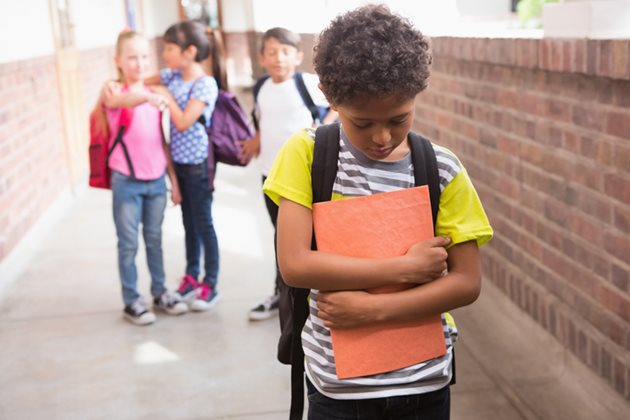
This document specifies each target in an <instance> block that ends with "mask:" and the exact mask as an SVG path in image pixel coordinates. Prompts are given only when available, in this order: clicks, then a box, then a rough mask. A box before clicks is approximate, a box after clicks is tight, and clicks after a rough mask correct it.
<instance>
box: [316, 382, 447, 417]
mask: <svg viewBox="0 0 630 420" xmlns="http://www.w3.org/2000/svg"><path fill="white" fill-rule="evenodd" d="M306 387H307V390H308V420H448V419H449V418H450V411H451V390H450V386H448V385H447V386H446V387H444V388H442V389H439V390H437V391H433V392H428V393H426V394H415V395H405V396H400V397H386V398H373V399H367V400H335V399H332V398H328V397H326V396H325V395H323V394H321V393H320V392H319V391H317V389H315V387H314V386H313V384H312V383H311V382H310V381H309V380H308V378H307V379H306Z"/></svg>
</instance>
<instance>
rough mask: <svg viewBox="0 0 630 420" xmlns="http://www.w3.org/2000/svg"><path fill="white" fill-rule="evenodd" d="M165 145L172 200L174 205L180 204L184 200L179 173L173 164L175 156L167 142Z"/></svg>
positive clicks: (163, 145)
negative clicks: (173, 156) (176, 172)
mask: <svg viewBox="0 0 630 420" xmlns="http://www.w3.org/2000/svg"><path fill="white" fill-rule="evenodd" d="M162 147H164V154H165V155H166V163H167V166H166V172H167V174H168V179H169V181H170V182H171V201H172V202H173V204H174V205H178V204H180V203H181V202H182V194H181V192H180V190H179V182H178V181H177V175H175V166H174V165H173V158H172V156H171V148H170V147H169V145H168V144H166V143H165V142H164V143H162Z"/></svg>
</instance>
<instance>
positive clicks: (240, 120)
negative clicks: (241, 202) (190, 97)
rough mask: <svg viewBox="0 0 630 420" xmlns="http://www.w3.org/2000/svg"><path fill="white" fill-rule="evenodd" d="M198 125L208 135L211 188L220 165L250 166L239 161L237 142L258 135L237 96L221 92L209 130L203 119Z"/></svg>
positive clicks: (239, 147)
mask: <svg viewBox="0 0 630 420" xmlns="http://www.w3.org/2000/svg"><path fill="white" fill-rule="evenodd" d="M191 92H192V88H191ZM198 122H199V123H201V124H202V125H203V126H204V127H205V129H206V132H207V133H208V143H209V145H208V174H209V182H210V186H211V187H212V186H213V185H214V175H215V172H216V165H217V162H221V163H225V164H227V165H235V166H245V165H247V164H248V163H249V161H241V160H240V159H239V154H240V152H241V146H240V145H239V144H238V143H237V142H238V141H242V140H249V139H251V138H252V137H253V136H254V134H255V132H254V129H253V127H252V125H251V123H250V122H249V119H248V117H247V114H246V113H245V111H243V108H242V107H241V105H240V104H239V102H238V100H237V98H236V96H234V95H233V94H232V93H230V92H228V91H225V90H219V95H218V96H217V101H216V103H215V105H214V111H213V112H212V117H211V122H212V123H211V124H210V127H208V126H207V125H206V120H205V117H204V116H203V115H201V116H200V117H199V120H198Z"/></svg>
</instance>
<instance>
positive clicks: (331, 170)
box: [289, 123, 339, 420]
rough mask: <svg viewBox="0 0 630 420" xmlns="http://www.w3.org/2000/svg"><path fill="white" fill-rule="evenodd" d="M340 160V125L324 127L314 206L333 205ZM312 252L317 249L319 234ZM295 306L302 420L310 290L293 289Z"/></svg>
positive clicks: (293, 419)
mask: <svg viewBox="0 0 630 420" xmlns="http://www.w3.org/2000/svg"><path fill="white" fill-rule="evenodd" d="M338 156H339V123H334V124H329V125H322V126H320V127H318V128H317V131H316V132H315V148H314V151H313V166H312V170H311V183H312V189H313V203H319V202H322V201H329V200H330V198H331V196H332V190H333V184H334V182H335V178H336V176H337V161H338ZM311 249H317V244H316V242H315V232H313V241H312V243H311ZM292 292H293V293H294V295H293V296H294V299H295V300H294V301H293V302H294V305H293V343H292V346H291V348H292V353H291V410H290V412H289V419H290V420H301V419H302V414H303V412H304V351H303V349H302V328H303V327H304V323H305V322H306V319H307V318H308V314H309V311H310V308H309V304H308V294H309V293H310V290H309V289H300V288H292Z"/></svg>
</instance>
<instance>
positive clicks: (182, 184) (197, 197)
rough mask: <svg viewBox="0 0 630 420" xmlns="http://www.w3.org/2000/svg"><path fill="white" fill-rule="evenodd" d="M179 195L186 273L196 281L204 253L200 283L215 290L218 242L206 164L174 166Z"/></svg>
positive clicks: (217, 267)
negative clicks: (184, 243)
mask: <svg viewBox="0 0 630 420" xmlns="http://www.w3.org/2000/svg"><path fill="white" fill-rule="evenodd" d="M175 173H176V174H177V180H178V182H179V189H180V190H181V194H182V204H181V207H182V219H183V222H184V233H185V242H186V274H188V275H190V276H192V277H193V278H195V279H198V278H199V273H200V267H199V263H200V256H201V251H202V249H203V251H204V269H205V276H204V278H203V281H204V283H206V284H208V285H209V286H211V287H212V288H213V289H215V288H216V284H217V277H218V275H219V242H218V240H217V235H216V232H215V230H214V225H213V223H212V189H211V188H210V184H209V180H208V166H207V163H206V161H204V162H203V163H200V164H198V165H183V164H178V163H176V164H175Z"/></svg>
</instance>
